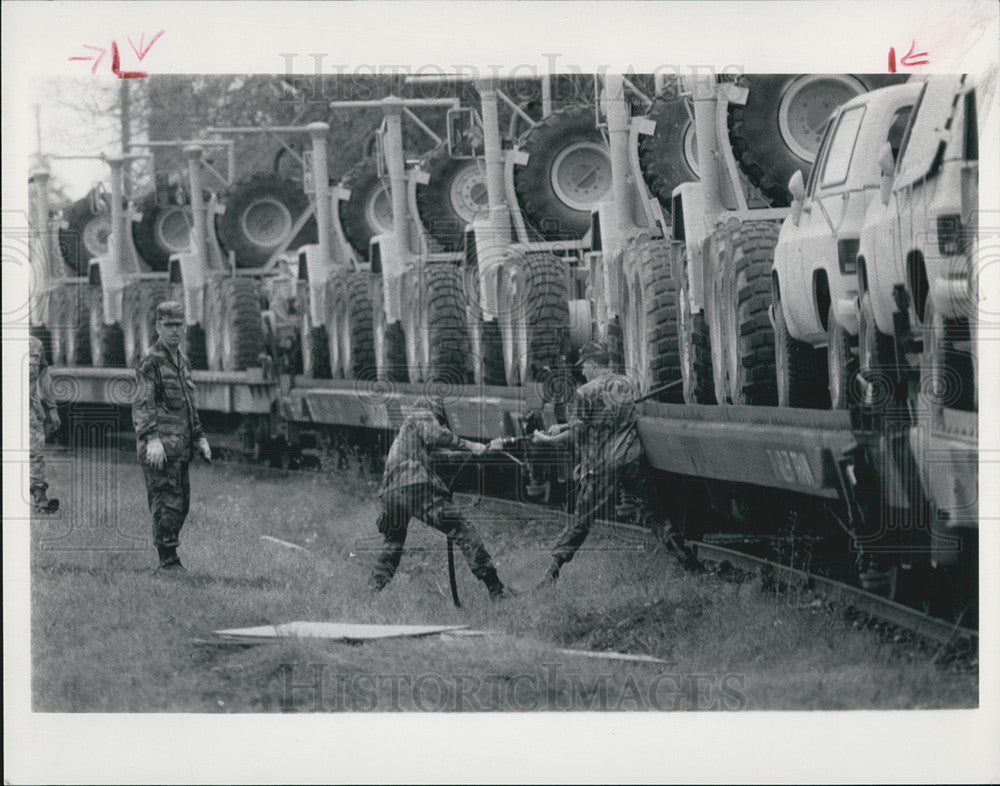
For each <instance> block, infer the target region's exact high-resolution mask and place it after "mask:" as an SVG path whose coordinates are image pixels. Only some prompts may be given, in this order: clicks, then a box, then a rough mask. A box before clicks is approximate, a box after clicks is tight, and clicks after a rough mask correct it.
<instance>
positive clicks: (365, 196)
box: [339, 158, 392, 257]
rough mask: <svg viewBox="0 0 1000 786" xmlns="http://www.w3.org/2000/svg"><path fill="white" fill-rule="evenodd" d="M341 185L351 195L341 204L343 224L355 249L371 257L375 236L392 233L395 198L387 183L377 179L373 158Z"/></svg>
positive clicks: (347, 176) (341, 222)
mask: <svg viewBox="0 0 1000 786" xmlns="http://www.w3.org/2000/svg"><path fill="white" fill-rule="evenodd" d="M341 186H342V187H343V188H346V189H348V190H349V191H350V192H351V197H350V199H347V200H345V201H343V202H341V203H340V205H339V211H340V225H341V227H342V228H343V230H344V235H345V236H346V237H347V240H348V242H350V244H351V245H352V246H353V247H354V250H355V251H357V252H358V253H359V254H361V256H362V257H367V256H368V243H369V241H371V239H372V238H373V237H375V236H376V235H381V234H383V233H384V232H390V231H392V197H391V195H390V193H389V183H388V180H386V181H383V180H381V179H380V178H379V176H378V167H377V165H376V163H375V159H374V158H366V159H365V160H364V161H361V162H360V163H358V164H356V165H355V166H354V167H353V168H352V169H351V170H349V171H348V172H347V174H346V175H344V179H343V180H342V181H341Z"/></svg>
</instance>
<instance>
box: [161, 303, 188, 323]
mask: <svg viewBox="0 0 1000 786" xmlns="http://www.w3.org/2000/svg"><path fill="white" fill-rule="evenodd" d="M156 318H157V319H172V320H176V319H179V320H181V321H182V322H183V321H184V304H183V303H179V302H178V301H176V300H164V301H163V302H162V303H160V305H158V306H157V307H156Z"/></svg>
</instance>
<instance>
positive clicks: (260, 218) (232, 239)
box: [215, 172, 317, 268]
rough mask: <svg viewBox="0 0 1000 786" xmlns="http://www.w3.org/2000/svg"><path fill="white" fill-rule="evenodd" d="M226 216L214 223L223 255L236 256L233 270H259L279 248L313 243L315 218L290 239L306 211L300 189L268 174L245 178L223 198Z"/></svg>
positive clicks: (305, 200)
mask: <svg viewBox="0 0 1000 786" xmlns="http://www.w3.org/2000/svg"><path fill="white" fill-rule="evenodd" d="M224 202H225V205H226V212H225V213H223V214H222V215H220V216H216V219H215V232H216V235H217V236H218V238H219V243H220V244H221V245H222V248H223V249H224V250H226V251H232V252H234V253H235V254H236V267H238V268H256V267H261V266H262V265H263V264H264V263H265V262H267V260H268V259H269V258H270V256H271V255H272V254H273V253H274V252H275V251H278V250H280V249H281V248H285V247H290V248H298V247H299V246H303V245H306V244H307V243H315V242H316V238H317V234H316V231H317V230H316V218H315V216H313V217H311V218H310V219H309V220H308V221H307V222H306V223H305V225H304V226H303V227H302V229H301V230H299V232H298V233H297V234H296V235H295V237H291V233H292V227H293V225H294V224H295V221H296V220H297V219H298V218H299V216H301V215H302V213H303V212H304V211H305V210H307V209H308V208H309V198H308V197H307V196H306V195H305V193H303V191H302V187H301V185H298V184H296V183H295V181H293V180H286V179H285V178H283V177H280V176H278V175H275V174H273V173H271V172H264V173H257V174H253V175H249V176H248V177H245V178H244V179H243V180H240V181H239V182H238V183H236V184H235V185H233V186H232V187H231V188H230V189H229V190H228V191H227V192H226V195H225V198H224Z"/></svg>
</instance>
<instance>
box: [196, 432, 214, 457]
mask: <svg viewBox="0 0 1000 786" xmlns="http://www.w3.org/2000/svg"><path fill="white" fill-rule="evenodd" d="M198 452H199V453H201V456H202V458H203V459H205V461H211V460H212V449H211V448H210V447H209V446H208V440H207V439H206V438H205V437H202V438H201V439H199V440H198Z"/></svg>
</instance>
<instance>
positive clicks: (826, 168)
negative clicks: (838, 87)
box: [819, 106, 865, 188]
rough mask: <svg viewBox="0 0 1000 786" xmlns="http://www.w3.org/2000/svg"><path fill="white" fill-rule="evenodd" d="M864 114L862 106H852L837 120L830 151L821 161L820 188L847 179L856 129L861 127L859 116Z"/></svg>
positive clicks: (834, 184) (835, 184)
mask: <svg viewBox="0 0 1000 786" xmlns="http://www.w3.org/2000/svg"><path fill="white" fill-rule="evenodd" d="M864 114H865V107H864V106H856V107H852V108H851V109H848V110H847V111H846V112H844V113H843V114H842V115H841V116H840V120H838V121H837V130H836V131H834V132H833V138H832V139H831V140H830V151H829V152H828V153H827V155H826V161H825V162H823V174H822V175H821V176H820V179H819V187H820V188H829V187H830V186H837V185H840V184H841V183H843V182H844V181H845V180H847V172H848V170H849V169H850V166H851V157H852V156H853V155H854V143H855V142H856V141H857V138H858V129H859V128H861V118H862V117H864Z"/></svg>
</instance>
